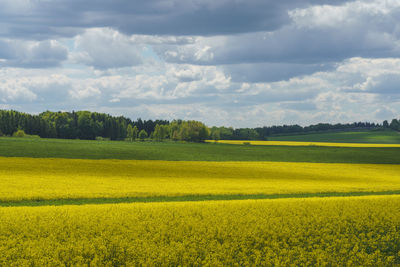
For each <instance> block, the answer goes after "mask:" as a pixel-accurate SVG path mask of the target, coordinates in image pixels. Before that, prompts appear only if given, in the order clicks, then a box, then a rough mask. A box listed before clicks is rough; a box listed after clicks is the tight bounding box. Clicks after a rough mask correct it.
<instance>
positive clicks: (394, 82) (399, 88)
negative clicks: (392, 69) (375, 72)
mask: <svg viewBox="0 0 400 267" xmlns="http://www.w3.org/2000/svg"><path fill="white" fill-rule="evenodd" d="M366 91H367V92H371V93H377V94H389V95H400V74H399V73H396V74H391V73H389V74H383V75H380V76H378V77H375V78H374V79H373V81H372V82H371V83H369V85H368V86H367V88H366Z"/></svg>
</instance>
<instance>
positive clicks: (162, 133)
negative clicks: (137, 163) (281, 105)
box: [0, 110, 209, 142]
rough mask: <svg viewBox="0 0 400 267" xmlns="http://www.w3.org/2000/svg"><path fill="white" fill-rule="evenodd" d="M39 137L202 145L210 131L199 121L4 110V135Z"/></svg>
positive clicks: (0, 127) (0, 116) (0, 119)
mask: <svg viewBox="0 0 400 267" xmlns="http://www.w3.org/2000/svg"><path fill="white" fill-rule="evenodd" d="M24 134H26V135H36V136H39V137H43V138H63V139H86V140H94V139H99V140H102V139H109V140H131V141H133V140H136V139H140V140H144V139H147V138H152V139H156V140H159V141H162V140H164V139H172V140H182V141H193V142H201V141H204V140H205V139H207V138H208V137H209V130H208V128H207V127H206V126H205V125H204V124H203V123H201V122H197V121H182V120H176V121H172V122H170V121H168V120H142V119H140V118H139V119H137V120H136V121H132V120H131V119H129V118H126V117H124V116H118V117H114V116H111V115H108V114H104V113H97V112H90V111H76V112H75V111H72V112H61V111H59V112H51V111H45V112H42V113H40V114H38V115H31V114H27V113H23V112H18V111H15V110H0V136H1V135H7V136H11V135H19V136H21V135H24Z"/></svg>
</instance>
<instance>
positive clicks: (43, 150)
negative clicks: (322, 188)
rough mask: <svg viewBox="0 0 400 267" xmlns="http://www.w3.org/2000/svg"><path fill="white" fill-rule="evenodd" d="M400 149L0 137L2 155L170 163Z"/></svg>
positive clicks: (369, 158)
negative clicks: (165, 161) (164, 161)
mask: <svg viewBox="0 0 400 267" xmlns="http://www.w3.org/2000/svg"><path fill="white" fill-rule="evenodd" d="M399 155H400V148H392V147H389V148H388V147H378V148H376V147H375V148H359V147H346V148H344V147H319V146H268V147H266V146H252V145H250V146H237V145H229V144H214V143H211V144H207V143H206V144H193V143H174V142H162V143H157V142H132V143H130V142H119V141H84V140H60V139H29V138H10V137H0V156H2V157H31V158H75V159H124V160H126V159H131V160H168V161H280V162H325V163H371V164H400V157H399Z"/></svg>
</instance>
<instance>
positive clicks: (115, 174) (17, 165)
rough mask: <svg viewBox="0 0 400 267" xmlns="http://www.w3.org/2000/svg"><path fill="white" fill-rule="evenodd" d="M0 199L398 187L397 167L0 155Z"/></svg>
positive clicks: (375, 189)
mask: <svg viewBox="0 0 400 267" xmlns="http://www.w3.org/2000/svg"><path fill="white" fill-rule="evenodd" d="M0 184H1V186H0V201H10V200H29V199H60V198H64V199H65V198H68V199H71V198H100V197H102V198H118V197H145V196H182V195H210V194H211V195H215V194H219V195H221V194H222V195H228V194H242V195H246V194H279V193H285V194H288V193H313V192H314V193H315V192H354V191H374V192H376V191H391V190H399V189H400V165H389V164H381V165H379V164H331V163H328V164H326V163H291V162H176V161H133V160H82V159H34V158H0Z"/></svg>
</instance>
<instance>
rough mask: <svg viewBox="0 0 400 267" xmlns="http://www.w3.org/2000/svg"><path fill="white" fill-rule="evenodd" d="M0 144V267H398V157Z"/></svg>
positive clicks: (379, 151)
mask: <svg viewBox="0 0 400 267" xmlns="http://www.w3.org/2000/svg"><path fill="white" fill-rule="evenodd" d="M0 147H1V148H2V150H1V152H0V154H1V157H0V182H1V184H2V187H0V222H1V223H0V255H1V256H0V265H13V264H14V265H15V266H30V265H88V264H90V265H102V266H103V265H114V266H115V265H133V264H136V265H165V264H167V265H190V264H193V265H216V266H218V265H235V264H239V265H272V264H275V265H288V264H295V265H305V264H312V265H326V264H327V265H370V266H373V265H397V264H400V239H399V236H400V215H399V214H400V210H399V207H400V196H399V195H400V165H399V164H398V162H397V161H398V158H399V157H395V156H396V155H397V156H398V155H400V153H399V152H400V150H399V148H396V147H385V146H380V147H338V146H334V147H319V146H298V147H294V146H290V145H289V146H287V145H286V146H264V145H260V146H256V145H250V146H246V145H231V144H186V143H172V142H169V143H148V142H134V143H127V142H97V141H79V140H51V139H39V140H32V139H29V140H27V139H18V138H9V139H7V138H0ZM22 147H25V149H26V150H25V152H24V151H23V150H22ZM270 149H271V150H272V151H270ZM12 151H14V152H12ZM118 151H119V153H117V152H118ZM196 151H197V153H196ZM218 151H219V152H218ZM274 152H275V153H274ZM24 153H25V154H24ZM32 153H34V154H32ZM291 153H292V155H290V154H291ZM296 153H297V155H295V156H293V154H296ZM173 155H175V158H174V157H173ZM186 155H191V157H188V159H186V160H185V157H186ZM241 155H242V157H243V160H240V156H241ZM284 155H286V158H287V159H288V160H282V157H283V156H284ZM340 155H346V157H342V156H340ZM11 156H12V157H11ZM95 156H96V157H95ZM170 156H171V157H170ZM301 159H303V161H301ZM339 159H340V160H339ZM374 159H375V160H374ZM377 163H379V164H377Z"/></svg>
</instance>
